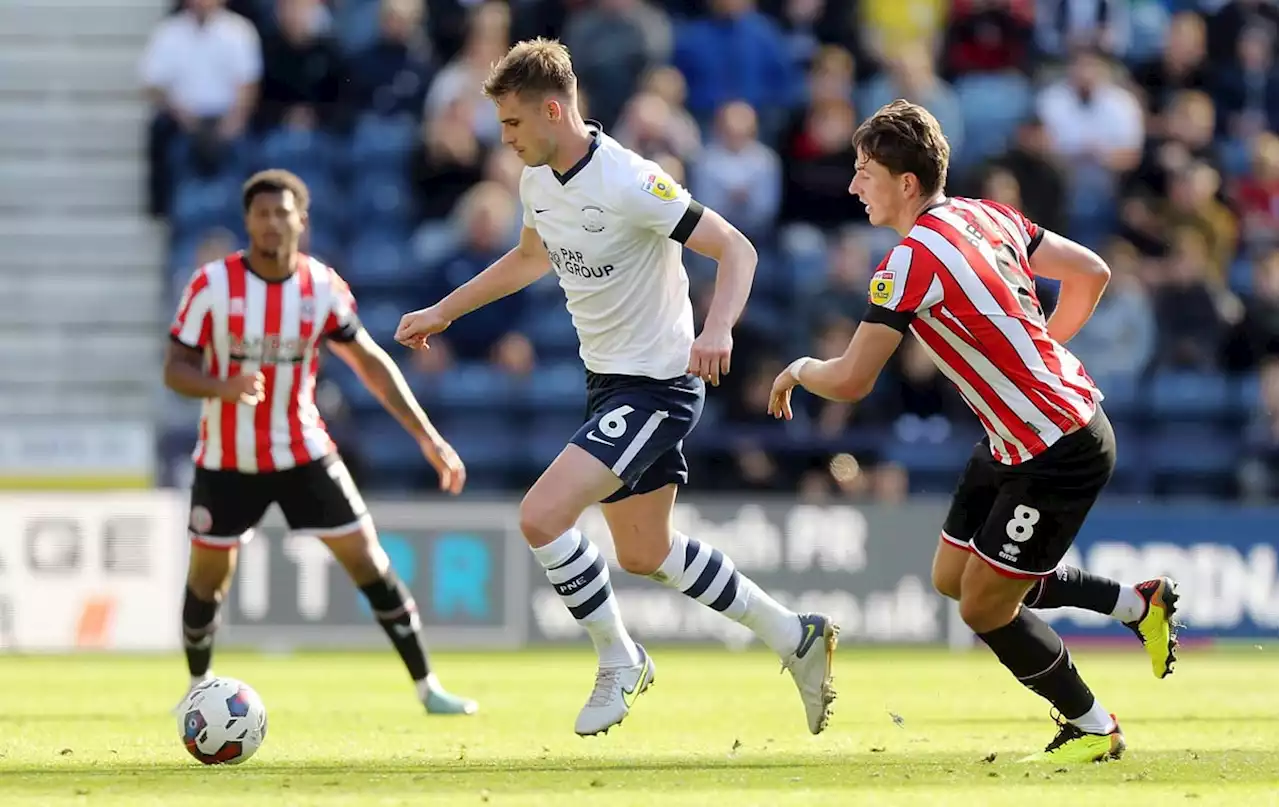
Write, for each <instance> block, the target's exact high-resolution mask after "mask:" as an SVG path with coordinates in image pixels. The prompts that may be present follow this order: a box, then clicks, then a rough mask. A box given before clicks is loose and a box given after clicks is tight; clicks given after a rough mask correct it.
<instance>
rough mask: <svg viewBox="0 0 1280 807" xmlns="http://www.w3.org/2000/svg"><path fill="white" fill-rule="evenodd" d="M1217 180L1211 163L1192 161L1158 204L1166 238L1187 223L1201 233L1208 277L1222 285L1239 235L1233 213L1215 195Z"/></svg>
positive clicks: (1218, 179)
mask: <svg viewBox="0 0 1280 807" xmlns="http://www.w3.org/2000/svg"><path fill="white" fill-rule="evenodd" d="M1221 184H1222V180H1221V178H1220V177H1219V176H1218V172H1217V171H1215V170H1214V169H1213V167H1212V166H1209V165H1206V164H1204V163H1202V162H1195V163H1192V164H1191V165H1189V166H1188V167H1187V168H1186V169H1185V170H1183V171H1182V172H1180V173H1179V174H1178V175H1177V177H1176V178H1175V179H1174V182H1173V184H1172V186H1171V187H1170V190H1169V199H1168V201H1166V202H1163V203H1161V204H1160V206H1159V209H1160V220H1161V225H1162V227H1163V234H1164V237H1165V240H1166V242H1167V241H1169V240H1170V234H1172V233H1176V232H1177V231H1178V230H1180V229H1183V228H1187V227H1192V228H1195V229H1197V230H1199V231H1200V233H1201V234H1202V235H1203V236H1204V238H1205V242H1206V244H1207V245H1208V247H1209V262H1208V266H1207V271H1208V279H1209V280H1210V281H1211V282H1212V283H1213V284H1214V285H1215V286H1216V287H1218V288H1221V287H1224V286H1226V283H1227V271H1228V268H1229V267H1230V265H1231V261H1232V259H1233V258H1234V257H1235V254H1236V244H1237V243H1238V241H1239V236H1240V233H1239V229H1238V225H1237V223H1236V218H1235V216H1233V215H1232V214H1231V211H1230V210H1229V209H1228V208H1227V206H1226V205H1224V204H1222V203H1221V202H1219V201H1218V199H1217V196H1218V191H1219V189H1220V188H1221Z"/></svg>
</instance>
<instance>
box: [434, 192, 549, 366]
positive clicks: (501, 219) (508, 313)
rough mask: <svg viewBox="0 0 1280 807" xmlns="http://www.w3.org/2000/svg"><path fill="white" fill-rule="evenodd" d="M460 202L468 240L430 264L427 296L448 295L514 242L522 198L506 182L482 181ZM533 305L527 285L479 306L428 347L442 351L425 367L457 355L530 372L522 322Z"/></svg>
mask: <svg viewBox="0 0 1280 807" xmlns="http://www.w3.org/2000/svg"><path fill="white" fill-rule="evenodd" d="M458 205H459V210H458V211H457V219H458V223H459V227H460V229H461V231H462V235H463V239H464V241H463V244H462V246H461V247H459V248H458V250H457V251H456V252H455V253H454V254H453V255H451V256H450V257H448V258H447V259H445V260H444V262H443V263H441V264H440V265H439V266H437V267H434V268H432V269H430V270H428V272H427V283H426V285H427V288H426V291H425V294H424V295H423V297H424V298H425V299H428V300H441V299H443V298H444V297H445V296H446V295H448V294H449V293H450V292H452V291H453V290H454V289H456V288H457V287H458V286H461V285H462V284H463V283H466V282H467V281H468V280H470V279H471V278H473V277H475V276H476V275H478V274H480V273H481V272H483V271H484V270H485V269H486V268H488V267H489V265H490V264H492V263H493V262H494V261H496V260H497V259H498V258H500V257H502V255H503V254H504V253H505V252H506V251H507V250H509V249H510V248H511V246H512V244H513V243H514V242H513V241H512V240H511V227H510V222H511V220H512V218H513V217H514V216H515V215H516V211H517V208H518V204H517V202H516V200H515V199H514V198H513V197H512V196H511V194H509V193H508V192H507V191H506V190H505V189H503V188H502V187H501V186H500V185H497V184H494V183H490V182H481V183H479V184H477V185H476V186H475V187H474V188H472V189H471V190H470V191H468V192H467V194H466V196H464V197H463V198H462V200H461V201H460V202H459V203H458ZM528 308H529V307H528V293H527V292H526V291H523V290H522V291H518V292H516V293H515V294H511V295H508V296H506V297H503V298H502V299H501V300H497V301H496V302H493V303H490V304H489V305H487V306H485V307H484V308H481V309H479V310H477V311H473V312H472V313H470V314H468V315H467V316H465V317H463V318H462V319H460V320H458V321H457V322H455V323H453V324H452V325H451V326H449V330H448V331H446V332H445V333H444V334H442V335H441V336H440V337H436V338H435V340H434V341H433V342H432V348H431V350H430V351H426V352H427V353H437V354H438V355H437V356H436V357H435V358H434V359H432V360H429V361H428V362H427V363H426V365H425V366H424V367H423V368H422V369H435V368H438V367H439V366H440V365H447V364H448V363H450V362H452V361H454V360H457V361H466V362H475V361H492V362H494V363H495V364H497V365H498V366H499V367H501V368H502V369H503V370H505V371H507V372H509V373H512V374H514V375H527V374H528V373H529V372H530V371H531V370H532V369H533V364H534V355H533V348H532V345H531V344H530V342H529V340H528V338H527V337H525V336H524V335H523V334H522V333H520V332H519V330H518V329H517V326H518V325H519V323H520V322H521V321H522V320H523V319H524V317H525V315H526V314H528V313H529V311H528Z"/></svg>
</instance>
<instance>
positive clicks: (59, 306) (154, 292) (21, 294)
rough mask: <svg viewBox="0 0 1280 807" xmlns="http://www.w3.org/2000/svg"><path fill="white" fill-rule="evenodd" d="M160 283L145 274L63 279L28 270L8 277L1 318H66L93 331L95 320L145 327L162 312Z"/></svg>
mask: <svg viewBox="0 0 1280 807" xmlns="http://www.w3.org/2000/svg"><path fill="white" fill-rule="evenodd" d="M160 295H161V291H160V287H159V284H158V283H156V281H155V280H154V279H153V278H151V277H149V276H147V275H146V274H139V273H133V274H120V275H106V274H103V275H91V276H88V277H84V278H70V279H68V278H63V277H58V276H56V275H54V276H49V275H42V274H38V273H32V274H27V275H24V276H18V277H14V278H9V279H7V280H6V282H5V284H4V294H2V295H0V322H4V323H8V324H10V325H25V324H31V325H39V324H40V323H47V322H68V323H75V324H76V325H77V326H82V327H83V330H84V332H92V331H93V330H94V327H95V326H97V325H105V326H134V327H137V328H139V329H141V328H146V327H148V325H149V324H150V323H153V322H155V321H156V319H157V317H159V316H162V315H161V314H160V310H161V309H160V303H161V300H160Z"/></svg>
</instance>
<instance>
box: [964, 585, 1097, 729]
mask: <svg viewBox="0 0 1280 807" xmlns="http://www.w3.org/2000/svg"><path fill="white" fill-rule="evenodd" d="M978 638H979V639H981V640H982V641H984V642H986V644H987V647H990V648H991V652H993V653H995V654H996V658H998V659H1000V663H1001V664H1003V665H1004V666H1005V667H1008V668H1009V672H1011V673H1013V675H1014V677H1015V678H1017V679H1018V681H1019V682H1020V683H1021V684H1022V685H1023V686H1025V687H1026V688H1027V689H1029V690H1031V691H1032V692H1034V693H1036V694H1037V695H1039V696H1040V697H1042V698H1044V699H1045V700H1047V701H1049V703H1051V704H1053V705H1054V706H1055V707H1056V708H1057V710H1058V711H1059V712H1061V713H1062V716H1063V717H1065V718H1067V719H1068V720H1075V719H1077V718H1080V717H1083V716H1084V715H1085V714H1086V713H1088V712H1089V710H1090V709H1091V708H1092V707H1093V704H1094V697H1093V692H1091V691H1090V690H1089V687H1088V685H1087V684H1085V682H1084V680H1083V679H1081V678H1080V674H1079V673H1078V672H1076V665H1075V664H1073V663H1072V662H1071V653H1070V652H1068V650H1067V646H1066V645H1065V644H1063V643H1062V637H1061V636H1059V635H1058V634H1057V633H1055V632H1054V630H1053V628H1051V627H1049V625H1048V624H1046V623H1045V621H1044V620H1043V619H1041V618H1040V617H1038V616H1036V615H1035V614H1033V613H1032V612H1031V611H1030V610H1029V609H1027V608H1019V609H1018V615H1017V616H1016V617H1014V618H1013V621H1012V622H1010V623H1009V624H1008V625H1005V626H1004V627H1002V628H996V629H995V630H992V631H987V632H986V633H979V634H978Z"/></svg>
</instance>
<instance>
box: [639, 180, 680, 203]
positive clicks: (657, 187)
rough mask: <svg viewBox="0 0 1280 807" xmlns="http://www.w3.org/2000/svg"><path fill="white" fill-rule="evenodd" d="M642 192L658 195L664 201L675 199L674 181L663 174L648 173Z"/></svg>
mask: <svg viewBox="0 0 1280 807" xmlns="http://www.w3.org/2000/svg"><path fill="white" fill-rule="evenodd" d="M643 187H644V192H645V193H648V194H651V195H653V196H656V197H658V198H659V199H661V200H662V201H664V202H674V201H675V199H676V183H674V182H672V181H671V178H670V177H668V176H667V175H665V174H649V175H648V176H647V177H646V178H645V181H644V186H643Z"/></svg>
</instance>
